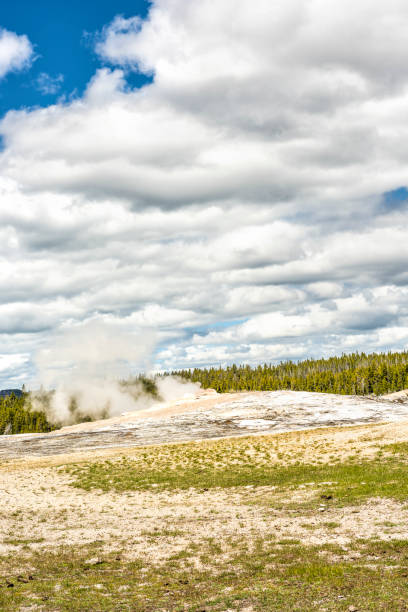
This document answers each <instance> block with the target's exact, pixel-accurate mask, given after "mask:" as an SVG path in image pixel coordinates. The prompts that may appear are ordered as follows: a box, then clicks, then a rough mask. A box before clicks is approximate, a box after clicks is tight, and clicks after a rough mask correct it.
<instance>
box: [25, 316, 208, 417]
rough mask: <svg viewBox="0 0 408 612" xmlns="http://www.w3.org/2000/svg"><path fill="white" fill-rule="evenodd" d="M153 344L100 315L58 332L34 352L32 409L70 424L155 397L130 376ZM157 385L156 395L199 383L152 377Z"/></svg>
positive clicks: (149, 336) (168, 396) (175, 393)
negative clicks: (37, 387)
mask: <svg viewBox="0 0 408 612" xmlns="http://www.w3.org/2000/svg"><path fill="white" fill-rule="evenodd" d="M153 348H154V334H153V333H143V334H139V335H138V336H136V335H129V334H128V333H127V334H125V333H124V332H122V331H121V330H120V329H118V328H117V327H116V326H114V325H112V324H108V323H106V322H100V321H99V322H97V321H92V322H89V323H85V324H82V325H80V326H78V327H76V328H74V329H70V330H67V331H64V332H62V333H60V334H58V335H57V336H55V337H54V338H53V339H52V341H51V342H50V343H49V345H48V346H46V347H45V348H43V349H42V350H41V351H39V353H38V354H37V357H36V365H37V372H38V380H39V383H40V384H41V391H36V392H32V393H31V401H32V406H33V409H36V410H45V411H46V413H47V416H48V418H49V420H50V421H51V422H53V423H60V424H61V425H70V424H73V423H76V422H80V421H83V420H95V419H101V418H109V417H112V416H116V415H119V414H122V413H124V412H131V411H135V410H140V409H143V408H147V407H149V406H151V405H153V404H154V403H157V401H160V400H159V398H157V397H156V398H155V397H154V396H153V395H152V394H150V393H147V392H146V390H145V388H144V387H143V385H142V384H141V383H140V382H138V381H137V380H136V379H135V372H140V371H147V370H148V369H149V367H150V365H151V364H150V357H151V354H152V351H153ZM157 387H158V391H159V395H160V399H161V400H162V401H171V400H173V399H177V398H180V397H183V396H185V395H186V394H194V392H197V390H198V389H199V386H198V385H195V384H193V383H185V384H184V383H183V382H182V381H180V380H176V379H174V378H170V377H165V378H158V379H157ZM44 389H45V390H44Z"/></svg>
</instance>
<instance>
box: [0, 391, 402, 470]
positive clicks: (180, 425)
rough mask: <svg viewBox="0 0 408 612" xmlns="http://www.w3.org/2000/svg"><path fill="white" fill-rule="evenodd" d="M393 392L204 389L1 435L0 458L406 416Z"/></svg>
mask: <svg viewBox="0 0 408 612" xmlns="http://www.w3.org/2000/svg"><path fill="white" fill-rule="evenodd" d="M403 393H405V392H403ZM397 395H398V394H397ZM394 396H395V394H393V396H390V397H383V398H374V397H356V396H350V395H349V396H348V395H334V394H329V393H307V392H301V391H274V392H248V393H225V394H222V395H219V394H217V393H215V392H214V391H211V390H210V391H201V392H198V393H197V395H196V396H193V397H189V398H181V399H180V400H176V401H173V402H168V403H161V404H157V405H155V406H153V407H151V408H149V409H147V410H139V411H135V412H128V413H126V414H124V415H122V416H119V417H114V418H111V419H107V420H104V421H94V422H92V423H82V424H79V425H73V426H70V427H64V428H62V429H61V430H59V431H56V432H52V433H50V434H22V435H18V436H0V459H1V458H11V457H27V456H31V455H34V456H43V455H55V454H64V453H67V452H83V451H87V450H94V449H98V448H101V449H106V448H109V447H110V448H117V447H123V448H125V447H132V446H142V445H147V444H161V443H168V442H183V441H188V440H200V439H211V438H218V437H219V438H222V437H228V436H244V435H248V434H258V433H274V432H285V431H295V430H304V429H309V428H315V427H327V426H334V425H352V424H357V423H376V422H381V421H395V422H398V421H402V420H404V419H406V420H408V402H405V401H404V398H403V397H401V393H400V394H399V395H398V397H394Z"/></svg>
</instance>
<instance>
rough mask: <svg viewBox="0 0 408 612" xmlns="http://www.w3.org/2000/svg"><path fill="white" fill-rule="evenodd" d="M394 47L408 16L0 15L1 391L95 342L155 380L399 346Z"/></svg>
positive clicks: (131, 7)
mask: <svg viewBox="0 0 408 612" xmlns="http://www.w3.org/2000/svg"><path fill="white" fill-rule="evenodd" d="M147 11H148V12H147ZM385 31H386V32H387V38H386V40H387V44H386V45H384V32H385ZM407 31H408V4H407V3H406V0H394V1H393V2H392V3H388V4H384V2H383V0H371V1H370V2H366V3H363V2H361V3H356V2H355V1H354V0H343V1H342V2H341V3H339V2H335V1H334V0H329V1H328V2H322V1H321V0H310V1H309V2H299V0H277V1H276V2H271V1H270V0H257V2H255V3H254V2H251V3H250V2H248V1H247V0H222V2H214V0H200V2H190V1H187V0H152V2H151V4H150V5H148V4H147V3H144V2H116V3H115V4H113V3H107V2H99V3H90V2H79V1H77V0H75V1H73V2H71V3H51V2H42V3H32V2H16V3H14V4H12V3H3V6H2V8H1V9H0V140H1V141H2V142H3V148H2V149H1V150H0V281H1V291H0V387H4V386H19V385H21V384H22V383H23V382H25V383H26V384H31V382H33V384H34V382H36V381H37V382H38V363H39V355H41V354H42V352H41V351H42V349H44V348H45V347H46V346H47V344H48V343H49V342H52V341H53V340H52V339H53V338H55V337H60V336H59V335H60V334H62V335H63V337H64V338H69V334H70V333H71V332H72V333H74V335H75V338H78V337H79V336H80V335H81V333H82V331H83V334H84V337H86V338H89V337H92V333H93V332H92V333H90V332H89V330H94V329H101V326H103V325H105V326H107V329H109V330H115V333H114V334H113V339H112V342H115V338H116V335H118V337H120V338H122V337H124V336H125V337H129V339H130V340H131V343H132V346H133V347H134V349H135V351H130V352H129V355H133V354H134V353H135V354H138V351H139V347H140V346H142V345H143V346H144V345H145V346H148V347H149V350H148V351H147V352H149V351H150V350H151V353H149V356H148V358H147V361H148V362H149V363H150V365H151V367H153V368H157V369H167V370H174V369H177V368H186V367H196V366H211V365H212V364H217V365H218V364H227V363H233V362H235V363H242V362H244V363H251V364H257V363H260V362H264V361H265V362H268V363H269V362H277V361H280V360H285V359H294V360H298V359H303V358H307V357H310V356H313V357H319V356H328V355H333V354H341V353H342V352H351V351H356V350H364V351H366V352H368V351H376V350H399V349H406V348H407V347H408V240H407V228H408V190H407V183H408V174H407V168H408V149H407V146H406V143H407V142H408V122H407V110H406V109H407V108H408V45H407V44H406V33H407ZM345 40H347V44H345V42H344V41H345ZM141 72H143V74H142V73H141ZM152 75H154V78H152ZM142 85H143V87H142ZM13 109H14V111H15V112H8V111H10V110H13ZM81 330H82V331H81ZM87 330H88V331H87ZM116 331H117V334H116ZM78 335H79V336H78ZM67 342H68V344H69V341H67ZM87 342H88V340H87ZM90 348H92V347H90ZM119 348H120V350H122V347H119ZM94 352H96V353H97V352H98V351H94ZM144 355H145V357H144V359H145V358H146V351H144ZM40 378H41V377H40ZM41 380H42V378H41ZM43 382H44V384H47V381H43Z"/></svg>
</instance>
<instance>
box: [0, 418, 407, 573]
mask: <svg viewBox="0 0 408 612" xmlns="http://www.w3.org/2000/svg"><path fill="white" fill-rule="evenodd" d="M267 438H270V439H271V440H272V439H273V440H275V442H276V440H277V441H278V446H277V447H278V449H279V455H282V454H283V455H284V456H285V461H290V460H291V459H290V458H292V459H293V461H295V460H298V459H299V458H300V457H301V459H302V461H304V462H311V461H314V462H316V461H318V462H331V461H333V460H334V459H336V458H341V459H346V458H348V457H350V456H353V455H356V453H357V454H358V455H359V456H361V457H371V456H374V454H375V453H376V452H378V448H379V446H380V445H382V444H387V443H392V442H406V441H408V422H402V423H401V422H400V423H387V424H376V425H365V426H353V427H343V428H327V429H317V430H311V431H301V432H290V433H285V434H278V435H275V436H267ZM255 439H256V438H255ZM203 444H204V445H205V444H209V443H208V442H204V443H203ZM275 447H276V445H275ZM164 449H167V450H168V449H169V447H168V446H164V447H163V450H164ZM125 452H126V455H128V456H133V457H137V456H138V453H139V454H140V449H126V451H125ZM123 454H124V450H123V449H105V450H96V451H92V452H86V453H85V452H84V453H75V454H73V455H70V454H65V455H58V456H52V457H46V458H44V457H41V458H35V457H31V458H26V459H24V460H21V459H19V460H11V461H7V462H4V463H2V464H1V465H0V508H1V510H0V516H1V521H0V554H13V553H17V552H20V553H24V550H29V549H30V550H33V549H53V548H55V547H56V546H59V545H61V544H66V545H82V544H87V543H92V542H96V541H101V542H103V549H105V550H106V551H111V550H116V549H120V550H122V551H124V554H125V555H126V556H127V557H129V558H130V559H132V558H146V561H154V562H156V563H160V562H161V561H164V560H166V559H167V558H168V557H169V556H170V555H172V554H174V553H175V552H177V551H179V550H182V549H184V548H185V547H186V546H187V545H190V544H191V543H196V544H200V542H203V541H205V540H206V539H208V538H215V539H216V540H217V541H219V542H220V543H221V544H222V543H223V542H227V541H228V540H230V539H231V538H239V539H243V540H246V541H248V542H251V541H255V540H256V538H257V537H258V536H261V537H264V536H265V535H271V536H274V537H278V538H283V539H284V538H291V537H294V534H295V537H296V538H297V539H299V540H300V541H301V542H303V543H307V544H321V543H337V544H340V545H346V544H347V543H348V542H349V541H351V540H353V539H355V538H369V537H376V538H382V539H390V538H400V539H408V521H407V519H408V506H407V505H406V504H404V503H398V502H396V501H392V500H387V499H378V500H370V501H369V502H367V503H366V504H364V505H362V506H358V507H345V508H329V507H325V506H324V505H322V507H321V509H320V510H319V511H315V512H313V513H310V512H306V511H305V512H303V511H302V510H288V509H276V508H275V509H273V508H268V507H266V506H265V507H263V506H262V504H253V503H252V502H253V499H254V497H255V496H262V495H266V496H267V495H268V494H272V493H273V488H271V487H257V488H256V490H255V489H253V488H252V487H240V488H234V489H210V490H208V491H197V490H193V489H190V490H187V491H176V492H171V491H168V492H157V493H156V492H154V491H152V492H150V491H136V492H134V491H132V492H124V493H117V492H109V493H102V492H99V491H84V490H81V489H77V488H73V487H72V486H70V484H69V482H70V478H71V477H70V476H69V475H68V474H67V473H65V472H64V471H63V470H58V469H56V467H57V466H64V465H67V464H70V463H73V462H74V463H81V462H84V461H87V462H89V461H93V460H97V459H101V458H114V457H116V456H123ZM288 458H289V459H288ZM227 460H228V458H226V461H227ZM271 461H272V462H273V461H277V462H278V461H279V457H278V454H277V455H276V457H275V459H274V458H273V457H272V459H271ZM311 492H313V485H311V486H310V487H304V486H303V487H300V488H298V489H297V490H295V491H293V492H292V493H290V496H291V499H292V501H301V500H304V499H306V498H307V496H308V495H310V494H311ZM285 501H288V499H286V500H285Z"/></svg>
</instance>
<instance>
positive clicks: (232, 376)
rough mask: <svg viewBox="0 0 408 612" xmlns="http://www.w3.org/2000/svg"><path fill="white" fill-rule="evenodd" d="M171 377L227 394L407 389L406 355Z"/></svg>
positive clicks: (243, 367) (348, 357) (197, 371)
mask: <svg viewBox="0 0 408 612" xmlns="http://www.w3.org/2000/svg"><path fill="white" fill-rule="evenodd" d="M172 374H173V375H177V376H180V377H182V378H185V379H188V380H191V381H193V382H198V383H201V386H202V387H203V388H205V389H208V388H212V389H215V390H216V391H218V392H219V393H227V392H229V391H277V390H279V389H291V390H294V391H316V392H320V393H340V394H344V395H370V394H374V395H382V394H384V393H391V392H393V391H400V390H401V389H406V388H408V352H407V351H403V352H398V353H397V352H387V353H371V354H366V353H351V354H348V355H341V357H329V358H328V359H306V360H304V361H300V362H298V363H295V362H292V361H285V362H281V363H279V364H278V365H271V364H266V363H265V364H263V365H258V366H254V367H251V366H249V365H235V364H234V365H231V366H226V367H218V368H194V369H188V370H179V371H175V372H172Z"/></svg>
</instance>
